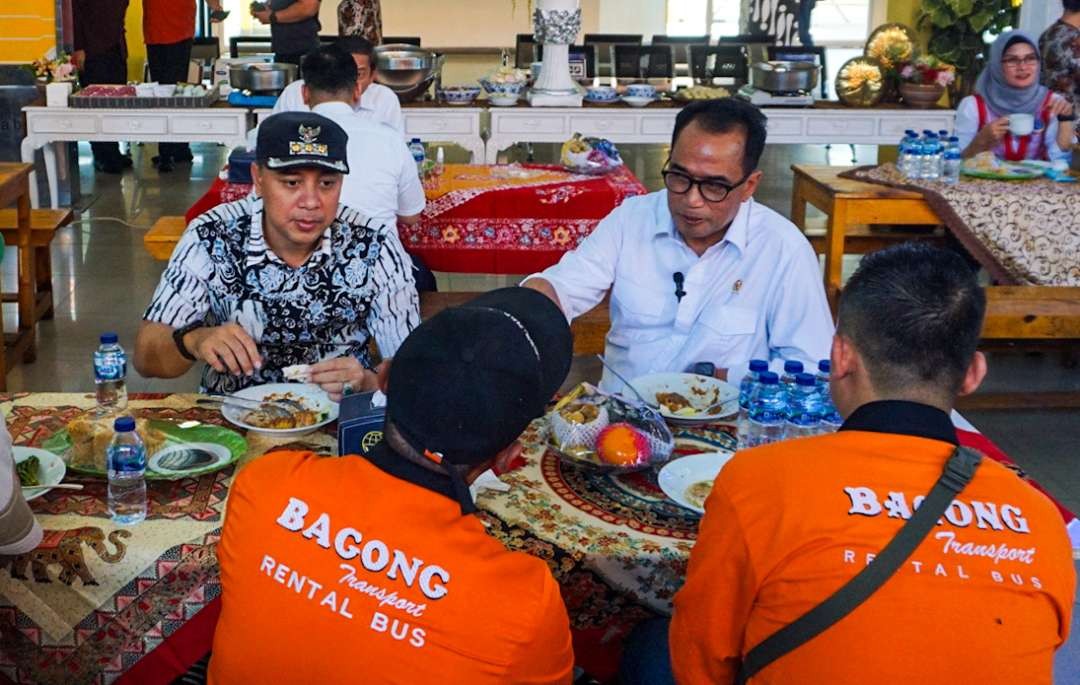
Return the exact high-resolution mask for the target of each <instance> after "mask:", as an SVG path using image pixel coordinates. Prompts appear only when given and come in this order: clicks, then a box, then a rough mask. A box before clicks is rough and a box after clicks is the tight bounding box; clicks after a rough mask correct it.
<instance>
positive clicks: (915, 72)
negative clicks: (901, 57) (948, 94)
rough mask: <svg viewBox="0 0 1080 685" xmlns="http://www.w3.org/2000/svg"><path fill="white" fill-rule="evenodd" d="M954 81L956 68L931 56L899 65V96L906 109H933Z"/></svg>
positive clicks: (921, 56) (922, 56)
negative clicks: (902, 99)
mask: <svg viewBox="0 0 1080 685" xmlns="http://www.w3.org/2000/svg"><path fill="white" fill-rule="evenodd" d="M955 80H956V68H955V67H954V66H953V65H951V64H946V63H945V62H943V61H941V60H940V59H938V58H937V57H934V56H933V55H920V56H919V57H916V58H915V59H913V60H911V61H910V62H905V63H904V64H901V65H900V96H901V97H903V98H904V104H905V105H907V106H908V107H924V108H925V107H933V106H934V104H935V103H937V101H938V100H940V99H941V96H942V95H944V94H945V89H946V88H948V87H949V86H950V85H951V84H952V83H953V82H954V81H955Z"/></svg>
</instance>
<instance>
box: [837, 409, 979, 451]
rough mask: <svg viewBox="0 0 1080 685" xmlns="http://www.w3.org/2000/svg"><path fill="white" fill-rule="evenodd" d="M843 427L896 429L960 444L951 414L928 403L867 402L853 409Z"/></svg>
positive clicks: (849, 429)
mask: <svg viewBox="0 0 1080 685" xmlns="http://www.w3.org/2000/svg"><path fill="white" fill-rule="evenodd" d="M840 430H842V431H867V432H869V433H897V434H899V435H910V436H912V437H916V438H927V439H929V440H939V441H941V442H947V443H949V444H952V445H958V444H960V443H959V441H958V440H957V438H956V428H954V427H953V424H952V421H951V420H950V419H949V415H948V414H946V413H945V412H943V411H941V410H940V409H938V408H937V407H931V406H930V405H928V404H920V403H918V402H907V401H904V400H879V401H877V402H868V403H867V404H864V405H862V406H861V407H859V408H858V409H856V410H855V411H854V412H852V413H851V416H849V417H848V418H847V420H846V421H844V425H842V426H840Z"/></svg>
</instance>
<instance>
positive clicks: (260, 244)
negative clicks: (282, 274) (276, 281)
mask: <svg viewBox="0 0 1080 685" xmlns="http://www.w3.org/2000/svg"><path fill="white" fill-rule="evenodd" d="M342 104H344V103H342ZM345 106H346V107H348V105H345ZM247 199H248V200H249V201H250V203H251V204H250V205H248V213H249V214H251V226H249V227H248V243H247V251H246V252H247V258H246V259H245V261H244V264H245V265H246V266H249V267H251V266H257V265H259V264H262V263H263V262H268V261H269V262H278V263H281V264H284V263H285V262H284V261H283V260H282V259H281V257H279V256H277V255H276V254H275V253H274V251H273V250H272V249H270V245H269V244H267V242H266V235H265V233H264V232H263V201H262V198H261V197H259V196H258V195H254V194H252V195H249V196H248V198H247ZM340 214H341V207H340V205H339V206H338V216H335V217H334V220H333V221H331V222H330V225H329V226H327V227H326V230H325V231H323V234H322V238H320V240H319V247H318V248H317V249H316V250H315V251H314V252H312V253H311V256H309V257H308V260H307V261H306V262H305V263H304V264H303V266H313V265H316V264H319V263H321V262H322V261H324V260H326V259H329V258H330V256H331V255H332V254H333V237H334V224H336V223H337V222H338V217H339V216H340Z"/></svg>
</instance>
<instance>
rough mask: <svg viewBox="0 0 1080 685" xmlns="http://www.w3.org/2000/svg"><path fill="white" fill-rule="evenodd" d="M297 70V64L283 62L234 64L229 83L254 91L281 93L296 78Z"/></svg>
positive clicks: (230, 69) (237, 87)
mask: <svg viewBox="0 0 1080 685" xmlns="http://www.w3.org/2000/svg"><path fill="white" fill-rule="evenodd" d="M296 72H297V69H296V65H295V64H283V63H281V62H275V63H273V64H234V65H232V66H231V67H229V85H230V86H232V87H233V88H236V89H237V90H249V91H251V92H253V93H280V92H281V91H283V90H285V86H287V85H289V84H290V83H292V82H293V81H295V80H296Z"/></svg>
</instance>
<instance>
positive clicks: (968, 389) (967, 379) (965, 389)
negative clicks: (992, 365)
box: [957, 351, 987, 397]
mask: <svg viewBox="0 0 1080 685" xmlns="http://www.w3.org/2000/svg"><path fill="white" fill-rule="evenodd" d="M986 371H987V366H986V355H984V354H983V353H982V352H978V351H976V352H975V356H974V357H972V358H971V363H970V364H968V367H967V371H965V372H964V380H963V381H961V382H960V391H959V392H958V393H957V395H960V396H961V397H963V396H964V395H970V394H971V393H973V392H975V391H976V390H978V388H979V386H980V385H982V382H983V379H984V378H986Z"/></svg>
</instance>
